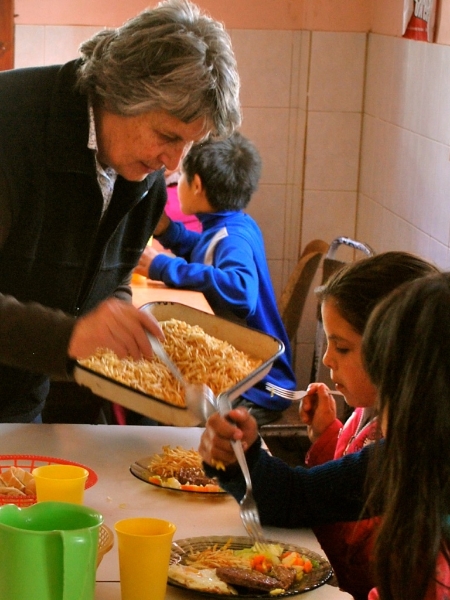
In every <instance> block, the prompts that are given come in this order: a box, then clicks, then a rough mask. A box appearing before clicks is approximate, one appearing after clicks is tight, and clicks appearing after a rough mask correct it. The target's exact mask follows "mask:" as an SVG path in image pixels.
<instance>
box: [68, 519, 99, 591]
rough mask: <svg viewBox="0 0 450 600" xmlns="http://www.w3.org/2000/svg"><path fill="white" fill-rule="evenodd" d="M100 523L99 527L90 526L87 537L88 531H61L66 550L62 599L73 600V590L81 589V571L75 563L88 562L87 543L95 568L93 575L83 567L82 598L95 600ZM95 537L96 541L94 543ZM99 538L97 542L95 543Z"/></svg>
mask: <svg viewBox="0 0 450 600" xmlns="http://www.w3.org/2000/svg"><path fill="white" fill-rule="evenodd" d="M99 528H100V525H99V526H98V527H97V528H92V529H91V528H89V529H90V534H92V535H89V536H88V537H86V532H85V531H84V532H82V533H81V532H80V531H77V530H76V529H75V530H63V531H60V532H59V533H60V535H61V538H62V544H63V550H64V577H63V595H62V600H73V590H74V589H79V587H80V573H78V572H77V569H76V568H73V567H74V565H83V564H86V563H85V561H86V547H85V546H86V544H89V546H90V547H89V549H88V551H89V559H90V560H92V564H93V565H94V569H93V571H92V575H90V574H89V573H86V570H85V569H83V571H82V574H81V577H82V578H83V586H84V587H83V590H82V594H81V595H80V596H79V597H80V598H86V600H91V599H92V600H93V598H94V590H95V574H96V566H97V552H98V531H99ZM92 538H94V543H92ZM95 539H97V543H95ZM66 564H67V565H72V567H71V568H69V569H67V568H66Z"/></svg>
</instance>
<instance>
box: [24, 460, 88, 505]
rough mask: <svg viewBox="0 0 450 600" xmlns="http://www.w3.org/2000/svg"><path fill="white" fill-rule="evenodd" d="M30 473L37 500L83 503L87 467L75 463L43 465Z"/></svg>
mask: <svg viewBox="0 0 450 600" xmlns="http://www.w3.org/2000/svg"><path fill="white" fill-rule="evenodd" d="M31 474H32V475H33V477H34V481H35V483H36V497H37V501H38V502H48V501H50V502H71V503H72V504H83V498H84V488H85V485H86V480H87V478H88V475H89V472H88V471H87V469H84V468H83V467H78V466H76V465H45V466H42V467H36V468H35V469H33V471H32V473H31Z"/></svg>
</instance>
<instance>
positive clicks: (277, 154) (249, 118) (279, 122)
mask: <svg viewBox="0 0 450 600" xmlns="http://www.w3.org/2000/svg"><path fill="white" fill-rule="evenodd" d="M289 116H290V111H289V110H288V109H287V108H247V107H245V108H244V119H243V123H242V127H241V131H242V133H243V134H244V135H245V136H247V137H248V138H249V139H251V140H252V141H253V142H254V143H255V145H256V147H257V148H258V150H259V152H260V153H261V157H262V161H263V169H262V176H261V182H262V183H273V184H285V183H286V182H287V171H288V144H289V136H290V131H289Z"/></svg>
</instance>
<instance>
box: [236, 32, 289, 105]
mask: <svg viewBox="0 0 450 600" xmlns="http://www.w3.org/2000/svg"><path fill="white" fill-rule="evenodd" d="M231 37H232V42H233V48H234V51H235V54H236V60H237V64H238V69H239V73H240V75H241V81H242V91H241V100H242V104H243V105H244V106H261V107H262V106H285V107H287V106H289V98H290V84H291V68H292V51H293V32H292V31H266V30H262V31H261V30H244V29H241V30H233V31H232V33H231Z"/></svg>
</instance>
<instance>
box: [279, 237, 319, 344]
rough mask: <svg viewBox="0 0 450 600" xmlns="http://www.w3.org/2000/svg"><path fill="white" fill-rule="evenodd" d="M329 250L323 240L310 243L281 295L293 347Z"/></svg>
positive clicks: (284, 320) (281, 309) (282, 309)
mask: <svg viewBox="0 0 450 600" xmlns="http://www.w3.org/2000/svg"><path fill="white" fill-rule="evenodd" d="M328 249H329V245H328V244H327V243H326V242H324V241H322V240H313V241H312V242H309V244H307V245H306V246H305V249H304V250H303V252H302V255H301V256H300V259H299V261H298V263H297V265H296V267H295V269H294V271H293V272H292V274H291V275H290V277H289V279H288V282H287V284H286V287H285V288H284V290H283V292H282V294H281V297H280V301H279V303H278V309H279V311H280V315H281V318H282V320H283V323H284V326H285V328H286V332H287V334H288V338H289V341H290V342H291V344H292V345H293V346H294V345H295V337H296V334H297V330H298V327H299V325H300V320H301V317H302V314H303V309H304V307H305V303H306V298H307V297H308V294H309V291H310V288H311V284H312V281H313V279H314V276H315V274H316V272H317V269H318V267H319V264H320V261H321V259H322V258H323V256H324V255H325V254H326V253H327V252H328Z"/></svg>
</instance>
